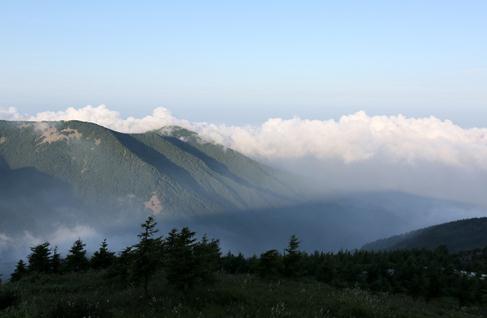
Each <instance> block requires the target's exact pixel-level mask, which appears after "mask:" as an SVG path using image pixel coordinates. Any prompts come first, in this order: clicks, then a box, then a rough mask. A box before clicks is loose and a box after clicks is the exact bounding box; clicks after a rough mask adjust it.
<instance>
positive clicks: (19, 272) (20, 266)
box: [10, 260, 27, 282]
mask: <svg viewBox="0 0 487 318" xmlns="http://www.w3.org/2000/svg"><path fill="white" fill-rule="evenodd" d="M26 274H27V267H26V266H25V263H24V261H23V260H19V261H18V262H17V265H16V266H15V270H14V272H13V273H12V275H11V277H10V280H11V281H13V282H16V281H18V280H20V279H22V277H24V276H25V275H26Z"/></svg>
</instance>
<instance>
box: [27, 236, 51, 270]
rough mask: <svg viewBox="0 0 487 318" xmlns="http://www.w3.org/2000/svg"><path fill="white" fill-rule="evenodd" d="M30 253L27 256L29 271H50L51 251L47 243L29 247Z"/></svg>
mask: <svg viewBox="0 0 487 318" xmlns="http://www.w3.org/2000/svg"><path fill="white" fill-rule="evenodd" d="M30 250H31V251H32V253H31V254H30V255H29V257H28V259H29V271H32V272H38V273H48V272H50V270H51V259H50V258H51V250H50V249H49V242H44V243H42V244H39V245H37V246H34V247H31V249H30Z"/></svg>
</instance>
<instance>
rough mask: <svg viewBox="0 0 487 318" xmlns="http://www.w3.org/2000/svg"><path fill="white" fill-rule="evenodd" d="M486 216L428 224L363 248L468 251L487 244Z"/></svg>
mask: <svg viewBox="0 0 487 318" xmlns="http://www.w3.org/2000/svg"><path fill="white" fill-rule="evenodd" d="M486 232H487V218H485V217H484V218H473V219H467V220H459V221H453V222H449V223H444V224H439V225H435V226H430V227H427V228H424V229H421V230H417V231H413V232H410V233H406V234H402V235H396V236H393V237H390V238H386V239H382V240H378V241H375V242H371V243H368V244H366V245H365V246H364V247H363V249H365V250H395V249H419V248H427V249H435V248H437V247H439V246H444V247H446V248H448V249H449V250H451V251H455V252H459V251H468V250H473V249H476V248H483V247H485V246H487V235H485V233H486Z"/></svg>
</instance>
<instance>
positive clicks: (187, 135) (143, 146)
mask: <svg viewBox="0 0 487 318" xmlns="http://www.w3.org/2000/svg"><path fill="white" fill-rule="evenodd" d="M0 158H2V161H3V163H2V167H3V168H2V169H3V170H2V171H3V173H4V174H5V171H10V172H9V174H12V173H13V174H23V175H25V174H29V173H32V175H33V178H35V179H43V180H44V181H45V182H47V183H49V182H51V183H52V182H54V181H53V180H55V182H59V183H64V184H65V186H63V191H67V189H66V188H69V187H70V188H71V192H72V193H73V194H74V195H75V196H76V197H77V198H78V199H80V200H82V201H83V202H86V203H87V204H88V205H92V206H97V207H99V206H103V207H107V208H112V209H115V210H128V209H130V210H135V211H142V212H143V211H144V210H146V211H145V212H148V211H150V212H152V213H154V214H160V215H162V216H170V215H178V216H181V215H199V214H205V213H214V212H216V211H223V210H238V209H249V208H261V207H270V206H277V205H280V204H283V203H285V202H287V201H289V200H291V199H292V198H294V197H295V193H294V192H293V190H292V189H291V188H290V187H289V186H288V185H286V183H285V182H284V179H283V178H281V177H282V176H280V175H279V172H278V171H276V170H274V169H271V168H269V167H266V166H264V165H262V164H260V163H257V162H256V161H254V160H251V159H249V158H247V157H245V156H243V155H241V154H240V153H238V152H236V151H233V150H231V149H226V148H224V147H222V146H220V145H216V144H212V143H208V142H204V141H203V140H202V139H201V138H199V137H198V136H197V135H196V134H195V133H193V132H191V131H188V130H185V129H183V128H179V127H165V128H164V129H161V130H157V131H150V132H147V133H143V134H124V133H119V132H115V131H112V130H110V129H107V128H104V127H101V126H98V125H95V124H91V123H86V122H79V121H61V122H7V121H0ZM20 169H24V171H23V172H22V173H20V171H19V170H20ZM26 169H27V170H26ZM24 177H25V178H28V177H26V176H24ZM48 179H53V180H51V181H49V180H48ZM12 180H13V179H12ZM4 182H5V180H4ZM47 188H49V187H47ZM49 189H50V188H49ZM18 190H19V191H20V192H23V190H22V189H18ZM52 190H53V191H52V193H53V195H57V194H58V191H57V189H55V188H52ZM53 203H54V202H53ZM113 216H114V215H112V217H113Z"/></svg>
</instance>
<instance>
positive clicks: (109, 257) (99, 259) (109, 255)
mask: <svg viewBox="0 0 487 318" xmlns="http://www.w3.org/2000/svg"><path fill="white" fill-rule="evenodd" d="M114 261H115V253H114V252H111V251H110V250H109V249H108V244H107V239H104V240H103V242H101V244H100V248H99V249H98V251H96V252H95V253H93V257H91V260H90V263H91V267H92V268H93V269H105V268H108V267H110V266H111V265H112V264H113V262H114Z"/></svg>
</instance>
